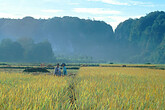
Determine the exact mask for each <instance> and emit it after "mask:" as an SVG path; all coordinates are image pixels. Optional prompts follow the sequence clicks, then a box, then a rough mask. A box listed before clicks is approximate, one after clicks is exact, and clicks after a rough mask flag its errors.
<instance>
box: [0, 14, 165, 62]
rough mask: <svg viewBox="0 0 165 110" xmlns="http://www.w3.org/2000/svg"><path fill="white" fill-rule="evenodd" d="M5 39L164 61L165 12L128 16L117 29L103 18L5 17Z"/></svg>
mask: <svg viewBox="0 0 165 110" xmlns="http://www.w3.org/2000/svg"><path fill="white" fill-rule="evenodd" d="M5 38H10V39H12V40H14V41H18V42H19V44H21V45H22V46H23V47H26V48H27V47H28V46H30V44H31V40H29V43H25V42H26V41H27V42H28V40H27V39H33V40H34V42H35V43H39V42H43V41H46V42H47V41H48V42H50V44H51V46H52V48H53V51H54V54H55V55H63V56H74V55H75V56H76V55H79V56H91V57H93V58H96V59H104V60H107V61H109V62H120V63H148V62H150V63H165V12H163V11H156V12H151V13H149V14H147V15H146V16H144V17H141V18H140V19H128V20H126V21H124V22H122V23H120V24H119V25H118V26H117V28H116V29H115V32H113V30H112V27H111V26H110V25H108V24H106V23H105V22H103V21H93V20H85V19H79V18H77V17H68V16H65V17H62V18H60V17H54V18H51V19H34V18H32V17H25V18H23V19H5V18H2V19H0V40H2V39H5ZM47 45H48V43H47ZM49 47H50V46H49ZM27 49H29V48H27ZM50 53H51V51H50Z"/></svg>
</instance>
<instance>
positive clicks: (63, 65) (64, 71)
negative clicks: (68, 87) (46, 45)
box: [61, 63, 67, 75]
mask: <svg viewBox="0 0 165 110" xmlns="http://www.w3.org/2000/svg"><path fill="white" fill-rule="evenodd" d="M61 66H62V67H63V75H67V70H66V67H65V66H66V64H65V63H62V64H61Z"/></svg>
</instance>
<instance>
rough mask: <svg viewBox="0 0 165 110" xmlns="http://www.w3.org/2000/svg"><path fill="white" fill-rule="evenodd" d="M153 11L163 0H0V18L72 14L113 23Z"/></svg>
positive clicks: (160, 7) (164, 7)
mask: <svg viewBox="0 0 165 110" xmlns="http://www.w3.org/2000/svg"><path fill="white" fill-rule="evenodd" d="M152 11H165V1H164V0H0V18H23V17H25V16H32V17H34V18H52V17H55V16H58V17H63V16H74V17H79V18H85V19H95V20H102V21H105V22H106V23H108V24H110V25H111V26H112V27H113V28H114V29H115V28H116V26H117V25H118V24H119V23H120V22H122V21H124V20H126V19H128V18H139V17H141V16H145V15H146V14H148V13H150V12H152Z"/></svg>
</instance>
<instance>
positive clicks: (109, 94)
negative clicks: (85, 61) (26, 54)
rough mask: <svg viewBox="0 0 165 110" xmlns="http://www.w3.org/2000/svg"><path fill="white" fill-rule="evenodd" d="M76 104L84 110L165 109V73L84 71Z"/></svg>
mask: <svg viewBox="0 0 165 110" xmlns="http://www.w3.org/2000/svg"><path fill="white" fill-rule="evenodd" d="M77 77H78V78H79V83H78V85H77V89H76V90H77V97H76V98H77V100H76V103H77V105H78V106H79V108H80V109H121V110H128V109H130V110H132V109H140V110H141V109H149V110H151V109H154V110H164V109H165V71H164V70H154V69H146V68H119V67H83V68H81V69H80V71H79V74H78V75H77Z"/></svg>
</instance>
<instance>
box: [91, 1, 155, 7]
mask: <svg viewBox="0 0 165 110" xmlns="http://www.w3.org/2000/svg"><path fill="white" fill-rule="evenodd" d="M88 1H95V2H103V3H107V4H111V5H123V6H133V5H134V6H135V5H137V6H149V7H153V6H154V4H153V3H151V2H141V1H135V0H124V2H123V1H122V0H88Z"/></svg>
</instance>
